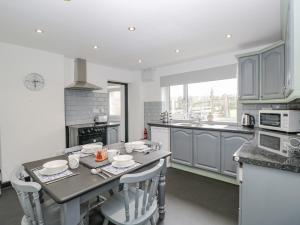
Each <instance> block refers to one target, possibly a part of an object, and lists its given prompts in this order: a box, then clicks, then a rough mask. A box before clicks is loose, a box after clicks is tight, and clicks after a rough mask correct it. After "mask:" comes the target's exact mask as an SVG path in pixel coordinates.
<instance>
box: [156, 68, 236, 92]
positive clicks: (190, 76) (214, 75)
mask: <svg viewBox="0 0 300 225" xmlns="http://www.w3.org/2000/svg"><path fill="white" fill-rule="evenodd" d="M236 76H237V64H231V65H226V66H219V67H214V68H209V69H205V70H197V71H192V72H186V73H179V74H173V75H168V76H162V77H160V86H161V87H167V86H171V85H180V84H191V83H200V82H205V81H214V80H225V79H232V78H235V77H236Z"/></svg>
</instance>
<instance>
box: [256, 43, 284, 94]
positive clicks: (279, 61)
mask: <svg viewBox="0 0 300 225" xmlns="http://www.w3.org/2000/svg"><path fill="white" fill-rule="evenodd" d="M284 58H285V57H284V45H280V46H278V47H276V48H273V49H271V50H269V51H266V52H264V53H262V56H261V90H260V92H261V99H280V98H284V97H285V69H284Z"/></svg>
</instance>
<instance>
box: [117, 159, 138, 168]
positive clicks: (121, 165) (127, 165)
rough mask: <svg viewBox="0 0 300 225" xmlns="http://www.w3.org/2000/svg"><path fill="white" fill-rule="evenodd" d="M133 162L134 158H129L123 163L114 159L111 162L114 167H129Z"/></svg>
mask: <svg viewBox="0 0 300 225" xmlns="http://www.w3.org/2000/svg"><path fill="white" fill-rule="evenodd" d="M134 164H135V161H134V160H129V161H128V162H126V163H124V164H119V163H118V162H116V161H113V162H112V166H113V167H116V168H126V167H130V166H133V165H134Z"/></svg>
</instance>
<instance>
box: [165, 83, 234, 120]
mask: <svg viewBox="0 0 300 225" xmlns="http://www.w3.org/2000/svg"><path fill="white" fill-rule="evenodd" d="M185 90H186V91H185ZM170 111H171V112H172V114H173V118H174V119H200V120H202V121H207V120H213V121H219V122H236V116H237V115H236V113H237V79H226V80H217V81H208V82H201V83H193V84H188V85H176V86H170Z"/></svg>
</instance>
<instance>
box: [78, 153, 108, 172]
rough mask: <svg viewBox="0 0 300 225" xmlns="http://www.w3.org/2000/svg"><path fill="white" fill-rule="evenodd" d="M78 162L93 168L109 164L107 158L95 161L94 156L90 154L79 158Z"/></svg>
mask: <svg viewBox="0 0 300 225" xmlns="http://www.w3.org/2000/svg"><path fill="white" fill-rule="evenodd" d="M80 163H81V164H82V165H85V166H86V167H88V168H90V169H94V168H98V167H101V166H105V165H107V164H109V163H110V162H109V161H108V160H104V161H102V162H96V160H95V156H94V155H92V156H87V157H84V158H80Z"/></svg>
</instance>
